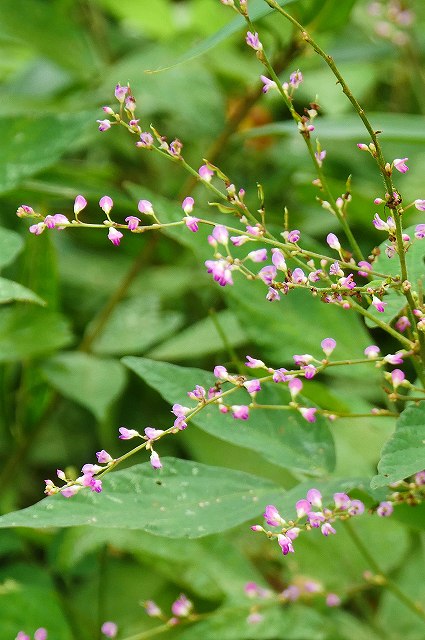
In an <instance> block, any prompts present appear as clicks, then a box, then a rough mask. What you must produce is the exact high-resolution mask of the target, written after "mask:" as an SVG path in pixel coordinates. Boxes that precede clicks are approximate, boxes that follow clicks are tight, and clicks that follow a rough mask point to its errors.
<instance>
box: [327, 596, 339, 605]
mask: <svg viewBox="0 0 425 640" xmlns="http://www.w3.org/2000/svg"><path fill="white" fill-rule="evenodd" d="M326 604H327V606H328V607H339V605H340V604H341V598H340V597H339V596H337V595H336V593H328V595H327V596H326Z"/></svg>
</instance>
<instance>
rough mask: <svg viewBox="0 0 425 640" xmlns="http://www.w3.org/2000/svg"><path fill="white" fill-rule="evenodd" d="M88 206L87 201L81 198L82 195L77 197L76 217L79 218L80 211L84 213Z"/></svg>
mask: <svg viewBox="0 0 425 640" xmlns="http://www.w3.org/2000/svg"><path fill="white" fill-rule="evenodd" d="M86 206H87V200H86V199H85V198H84V196H81V195H79V196H77V197H76V198H75V202H74V213H75V215H76V216H78V214H79V213H80V211H82V210H83V209H84V207H86Z"/></svg>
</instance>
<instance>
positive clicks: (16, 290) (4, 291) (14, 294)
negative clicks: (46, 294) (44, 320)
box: [0, 278, 46, 306]
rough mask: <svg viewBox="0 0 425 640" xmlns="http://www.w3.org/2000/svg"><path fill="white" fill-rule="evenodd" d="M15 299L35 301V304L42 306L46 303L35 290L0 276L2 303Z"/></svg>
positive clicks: (0, 297) (0, 302) (0, 299)
mask: <svg viewBox="0 0 425 640" xmlns="http://www.w3.org/2000/svg"><path fill="white" fill-rule="evenodd" d="M14 300H19V301H20V302H33V303H34V304H40V305H42V306H44V305H45V304H46V303H45V301H44V300H42V299H41V298H40V296H38V295H37V294H36V293H34V291H31V290H30V289H27V287H24V286H23V285H22V284H19V282H13V280H6V278H0V304H6V303H7V302H13V301H14Z"/></svg>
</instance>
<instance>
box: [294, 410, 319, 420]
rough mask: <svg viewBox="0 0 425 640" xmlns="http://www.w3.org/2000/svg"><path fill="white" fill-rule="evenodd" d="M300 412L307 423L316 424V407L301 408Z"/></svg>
mask: <svg viewBox="0 0 425 640" xmlns="http://www.w3.org/2000/svg"><path fill="white" fill-rule="evenodd" d="M298 411H299V412H300V413H301V415H302V417H303V418H304V419H305V420H307V422H316V411H317V409H316V407H300V408H299V409H298Z"/></svg>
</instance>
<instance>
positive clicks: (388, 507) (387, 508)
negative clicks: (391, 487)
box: [376, 502, 394, 518]
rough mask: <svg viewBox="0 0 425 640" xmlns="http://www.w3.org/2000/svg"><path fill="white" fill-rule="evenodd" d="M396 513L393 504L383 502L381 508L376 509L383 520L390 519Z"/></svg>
mask: <svg viewBox="0 0 425 640" xmlns="http://www.w3.org/2000/svg"><path fill="white" fill-rule="evenodd" d="M393 511H394V507H393V505H392V503H391V502H381V503H380V505H379V507H378V508H377V509H376V513H377V514H378V516H380V517H381V518H388V516H390V515H391V514H392V512H393Z"/></svg>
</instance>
